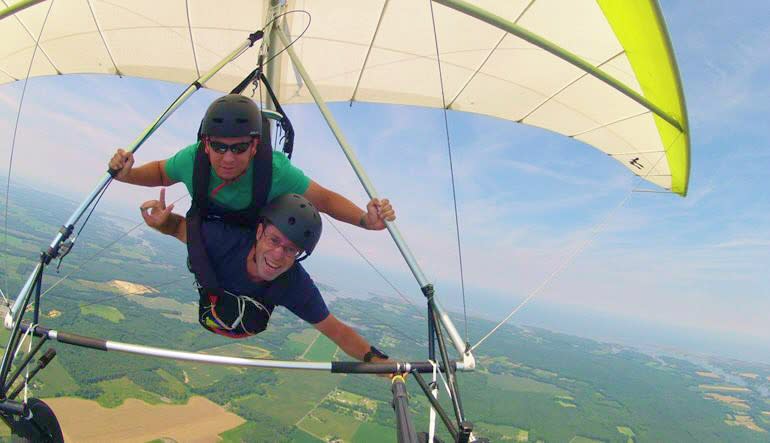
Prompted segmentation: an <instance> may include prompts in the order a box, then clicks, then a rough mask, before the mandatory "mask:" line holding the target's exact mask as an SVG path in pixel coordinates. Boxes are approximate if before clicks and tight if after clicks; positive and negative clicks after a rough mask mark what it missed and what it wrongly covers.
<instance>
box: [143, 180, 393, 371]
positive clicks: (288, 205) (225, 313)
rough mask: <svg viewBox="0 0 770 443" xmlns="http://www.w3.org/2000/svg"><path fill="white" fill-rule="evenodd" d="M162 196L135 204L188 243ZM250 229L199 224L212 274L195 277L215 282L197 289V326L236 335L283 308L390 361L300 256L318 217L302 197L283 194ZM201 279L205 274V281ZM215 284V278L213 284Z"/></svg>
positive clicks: (367, 354) (308, 249) (182, 224)
mask: <svg viewBox="0 0 770 443" xmlns="http://www.w3.org/2000/svg"><path fill="white" fill-rule="evenodd" d="M173 207H174V206H173V205H169V206H166V203H165V192H164V190H161V193H160V200H150V201H147V202H144V203H143V204H142V206H141V211H142V216H143V217H144V220H145V222H146V223H147V225H148V226H150V227H152V228H155V229H157V230H158V231H160V232H162V233H164V234H167V235H172V236H174V237H176V238H177V239H179V240H180V241H182V242H184V243H187V240H188V239H187V235H188V231H187V221H186V220H185V218H184V217H183V216H181V215H178V214H174V213H173V212H171V211H172V209H173ZM261 216H262V218H261V220H260V222H259V224H258V225H257V226H256V227H254V228H253V229H250V228H246V227H242V226H237V225H233V224H227V223H225V222H223V221H219V220H205V221H203V222H202V223H201V235H202V237H203V238H204V239H205V240H204V243H205V254H206V255H207V260H208V262H209V263H210V265H211V266H210V271H211V273H212V275H209V276H201V275H196V279H197V280H198V283H199V284H201V285H203V286H205V285H209V286H219V287H218V288H205V287H204V288H202V289H203V290H204V291H205V290H206V289H211V290H212V291H211V292H208V293H207V295H208V299H206V298H205V297H204V295H203V294H204V292H201V306H200V314H201V316H200V321H201V324H202V325H203V326H204V327H205V328H207V329H209V330H211V331H213V332H216V333H218V334H222V335H226V336H229V337H234V338H241V337H246V336H250V335H254V334H256V333H258V332H261V331H262V330H264V328H265V327H266V326H267V320H268V319H269V317H270V314H271V313H272V310H273V307H274V306H277V305H281V306H284V307H286V308H287V309H289V310H290V311H291V312H292V313H294V314H295V315H297V316H298V317H300V318H301V319H303V320H305V321H307V322H308V323H310V324H312V325H313V326H314V327H315V328H316V329H318V330H319V331H320V332H322V333H323V334H324V335H326V336H327V337H329V338H330V339H331V340H332V341H333V342H334V343H336V344H337V346H339V347H340V349H342V350H343V351H345V353H347V354H348V355H350V356H351V357H353V358H356V359H358V360H363V361H371V362H382V361H388V357H387V355H385V354H383V353H382V352H380V351H379V350H377V349H376V348H375V347H373V346H371V345H370V344H369V343H368V342H367V341H366V340H365V339H364V338H363V337H361V336H360V335H359V334H358V333H357V332H356V331H354V330H353V329H352V328H350V327H349V326H348V325H346V324H344V323H342V322H341V321H339V320H338V319H337V318H336V317H335V316H334V315H333V314H331V313H330V312H329V310H328V308H327V307H326V303H325V302H324V300H323V298H322V296H321V293H320V291H319V290H318V288H317V287H316V285H315V283H314V282H313V280H312V279H311V278H310V276H309V275H308V274H307V272H305V270H304V268H303V267H302V265H301V264H300V263H298V261H301V260H303V259H305V258H307V256H309V255H310V254H311V253H312V252H313V249H314V248H315V246H316V244H317V242H318V239H319V238H320V235H321V228H322V226H321V218H320V215H319V214H318V211H317V210H316V208H315V207H314V206H313V204H312V203H310V202H309V201H308V200H307V199H305V198H304V197H302V196H301V195H298V194H284V195H282V196H279V197H277V198H275V199H274V200H273V201H271V202H270V203H269V204H268V205H267V206H266V207H265V208H264V209H263V210H262V212H261ZM202 277H210V278H208V281H206V282H204V283H201V280H205V278H202ZM212 281H213V282H215V283H212Z"/></svg>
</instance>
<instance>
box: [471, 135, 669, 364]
mask: <svg viewBox="0 0 770 443" xmlns="http://www.w3.org/2000/svg"><path fill="white" fill-rule="evenodd" d="M682 134H683V133H682V132H680V133H679V135H678V136H677V137H675V138H674V139H673V140H672V141H671V143H670V144H671V145H673V144H674V143H675V142H676V141H677V140H678V139H679V137H681V136H682ZM664 158H666V153H665V150H663V151H661V156H660V157H659V158H658V160H657V161H656V162H655V164H653V165H652V167H650V168H649V170H648V171H647V173H646V174H644V175H637V176H636V181H635V182H634V183H632V186H631V188H630V189H629V190H628V192H626V195H625V196H624V197H623V199H622V200H621V201H620V202H619V203H618V204H617V205H616V206H615V207H614V208H613V209H612V210H611V211H610V212H608V213H607V214H606V215H605V216H604V218H602V219H601V220H600V221H599V223H597V224H595V225H594V226H593V227H592V228H591V231H590V233H589V235H588V237H587V238H586V239H585V240H583V242H582V243H581V244H579V245H578V247H576V248H575V249H574V250H573V251H572V252H571V253H570V254H568V255H567V256H566V257H565V258H564V260H562V262H561V263H560V264H559V266H557V267H556V269H554V271H553V272H551V274H550V275H549V276H548V277H547V278H546V279H545V280H543V282H542V283H540V285H538V287H537V288H535V289H534V290H532V291H531V292H530V293H529V295H527V297H526V298H525V299H524V300H522V301H521V303H519V304H518V306H516V307H515V308H514V309H513V310H512V311H511V312H510V313H509V314H508V315H507V316H506V317H505V318H503V319H502V320H501V321H500V322H499V323H498V324H497V325H496V326H495V327H494V328H492V329H491V330H490V331H489V332H488V333H487V334H486V335H484V336H483V337H482V338H481V339H480V340H479V341H478V342H476V344H475V345H473V346H471V348H470V351H471V352H473V351H474V350H475V349H476V348H478V347H479V346H480V345H481V344H482V343H483V342H484V341H486V339H488V338H489V337H490V336H492V334H494V333H495V332H496V331H497V330H498V329H500V328H501V327H502V326H503V325H504V324H505V323H507V322H508V320H510V318H511V317H513V315H514V314H516V313H517V312H518V311H519V310H520V309H521V308H523V307H524V306H525V305H526V304H527V303H529V302H530V301H531V300H532V299H533V298H535V297H536V296H537V295H539V294H541V293H542V292H543V290H544V289H545V288H546V287H547V286H548V285H549V284H550V283H551V282H552V281H553V280H554V279H556V277H558V276H559V275H561V273H562V272H564V270H565V269H567V268H568V267H569V266H570V265H571V264H572V262H574V260H575V258H576V257H577V256H578V255H579V254H580V253H581V252H583V251H584V250H585V249H586V248H587V247H588V246H589V245H590V244H591V243H592V242H593V241H594V239H595V238H596V237H598V235H599V234H600V233H602V232H603V231H604V229H605V228H606V227H607V225H608V224H609V221H610V219H612V218H613V217H614V216H615V214H616V213H617V212H618V211H619V210H620V209H621V208H622V207H624V206H625V205H626V203H628V201H629V200H630V199H631V196H632V195H634V193H635V192H636V190H635V188H636V186H637V185H638V184H639V183H641V182H642V180H645V179H646V178H647V176H648V175H650V174H651V173H652V171H653V170H654V169H655V167H656V166H658V163H660V162H661V160H663V159H664Z"/></svg>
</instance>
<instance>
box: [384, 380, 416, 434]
mask: <svg viewBox="0 0 770 443" xmlns="http://www.w3.org/2000/svg"><path fill="white" fill-rule="evenodd" d="M390 391H391V392H392V393H393V412H395V413H396V436H397V438H398V443H418V442H419V440H418V439H417V431H415V430H414V423H413V422H412V417H411V416H410V415H409V395H408V394H407V392H406V383H404V378H403V377H401V376H398V377H394V378H393V384H392V385H391V387H390Z"/></svg>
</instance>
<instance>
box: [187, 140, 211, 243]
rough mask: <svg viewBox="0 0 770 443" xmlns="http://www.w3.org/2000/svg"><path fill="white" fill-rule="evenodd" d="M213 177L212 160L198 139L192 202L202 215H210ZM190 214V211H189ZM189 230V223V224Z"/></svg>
mask: <svg viewBox="0 0 770 443" xmlns="http://www.w3.org/2000/svg"><path fill="white" fill-rule="evenodd" d="M210 179H211V162H209V156H208V155H206V151H205V148H204V147H203V142H202V141H200V140H199V141H198V148H197V149H196V150H195V163H194V164H193V195H192V204H193V206H197V207H198V210H199V213H200V215H201V216H202V217H204V218H205V217H206V215H208V207H209V198H208V193H209V180H210ZM188 214H189V213H188ZM187 227H188V231H189V227H190V225H189V223H188V225H187ZM188 238H189V236H188Z"/></svg>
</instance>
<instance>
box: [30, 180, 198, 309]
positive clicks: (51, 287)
mask: <svg viewBox="0 0 770 443" xmlns="http://www.w3.org/2000/svg"><path fill="white" fill-rule="evenodd" d="M188 196H189V194H185V195H183V196H181V197H179V198H177V199H176V200H174V201H173V202H171V204H172V205H173V204H176V203H177V202H178V201H180V200H182V199H183V198H185V197H188ZM143 224H144V220H142V221H141V222H139V223H137V224H136V225H134V226H133V227H131V228H130V229H129V230H128V231H126V232H124V233H123V235H121V236H119V237H118V238H117V239H115V240H113V241H112V242H110V243H108V244H106V245H105V246H103V247H102V248H101V249H99V250H98V251H96V252H95V253H94V254H93V255H91V256H90V257H88V258H86V259H85V260H84V261H83V263H81V264H79V265H78V266H76V267H75V269H73V270H72V271H70V272H68V273H67V274H66V275H64V276H63V277H61V278H59V280H57V281H56V282H55V283H54V284H53V285H51V286H50V287H49V288H48V289H46V290H45V291H43V293H42V294H40V297H41V298H42V297H43V296H44V295H46V294H48V293H49V292H51V290H53V289H54V288H55V287H56V286H58V285H59V284H60V283H62V282H63V281H64V280H66V279H67V278H69V277H71V276H72V275H73V274H74V273H76V272H78V271H80V270H81V269H83V268H84V267H86V266H87V265H89V264H91V262H92V261H93V260H94V259H95V258H96V257H98V256H100V255H101V254H102V253H103V252H104V251H106V250H107V249H108V248H110V247H112V246H113V245H114V244H116V243H117V242H119V241H121V240H123V239H124V238H125V237H126V236H127V235H128V234H130V233H131V232H133V231H135V230H136V229H137V228H139V227H141V226H142V225H143Z"/></svg>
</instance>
